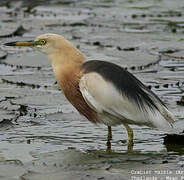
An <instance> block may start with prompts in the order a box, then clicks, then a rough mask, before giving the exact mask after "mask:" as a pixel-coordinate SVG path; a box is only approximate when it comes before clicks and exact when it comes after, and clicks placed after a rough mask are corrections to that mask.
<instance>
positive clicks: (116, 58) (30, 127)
mask: <svg viewBox="0 0 184 180" xmlns="http://www.w3.org/2000/svg"><path fill="white" fill-rule="evenodd" d="M0 4H1V6H0V12H1V16H0V44H3V43H5V42H8V41H14V40H20V39H23V40H27V39H34V38H35V37H36V36H37V35H40V34H43V33H47V32H51V33H58V34H61V35H63V36H65V37H66V38H67V39H69V40H70V41H71V42H72V43H73V44H74V45H76V46H77V47H78V48H79V49H80V50H81V51H82V52H83V53H84V54H85V55H86V57H87V59H89V60H90V59H99V60H107V61H111V62H114V63H117V64H119V65H121V66H123V67H128V69H129V71H131V72H132V73H133V74H134V75H135V76H137V77H138V78H139V79H140V80H141V81H143V82H144V83H145V84H146V85H148V86H150V87H151V88H152V90H153V91H154V92H155V93H156V94H157V95H158V96H159V97H160V98H161V99H162V100H163V101H164V102H165V103H166V104H167V106H168V107H169V109H171V111H172V112H173V114H174V117H175V119H176V121H177V122H176V123H175V131H176V132H182V131H183V129H184V121H183V118H184V113H183V112H184V111H183V106H179V105H176V101H179V100H180V98H181V97H182V96H183V89H184V88H183V86H182V82H183V77H184V71H183V70H184V60H183V58H182V57H184V48H183V35H184V21H183V17H184V14H183V7H184V2H182V1H179V0H177V1H172V0H148V1H138V0H124V1H122V0H114V1H111V0H104V1H100V0H95V1H83V0H79V1H77V0H75V1H72V0H71V1H48V3H45V1H44V2H43V1H36V3H35V5H34V4H33V3H32V2H27V1H17V2H15V1H9V2H6V1H1V3H0ZM12 35H14V36H12ZM0 121H1V123H0V161H1V162H2V163H6V164H8V168H11V167H10V166H9V163H8V162H7V160H20V161H21V162H22V163H25V164H26V163H28V162H30V161H32V160H35V159H38V157H39V158H41V159H42V157H41V155H40V153H41V154H42V153H43V154H44V153H52V152H55V151H59V152H60V150H65V151H67V150H66V149H68V148H72V149H73V148H75V149H77V153H76V154H78V151H79V154H80V153H84V154H85V153H86V152H88V153H87V154H89V156H90V157H91V156H92V159H93V155H91V153H92V152H93V151H94V150H96V152H97V154H98V155H99V154H100V152H101V150H102V151H104V150H105V149H106V135H107V128H106V127H105V126H103V125H100V126H95V125H93V124H91V123H90V122H88V121H87V120H86V119H84V118H83V117H81V116H80V115H79V114H78V113H77V112H76V110H75V109H74V108H73V107H72V106H71V105H70V104H69V103H68V102H67V100H66V99H65V97H64V96H63V94H61V92H60V90H59V89H58V86H57V84H55V79H54V76H53V72H52V68H51V66H50V62H49V60H48V59H47V57H46V56H44V55H42V54H40V53H38V52H35V51H34V50H32V49H29V48H13V47H5V46H3V45H1V46H0ZM132 127H133V129H134V133H135V138H134V143H135V145H134V152H135V153H138V154H137V155H135V160H134V161H135V164H134V165H135V166H134V168H135V167H140V168H142V169H144V168H148V169H149V168H150V167H147V166H146V165H145V166H144V163H143V162H144V158H145V159H149V161H146V163H147V164H148V165H150V164H156V166H157V167H158V168H169V169H170V168H172V167H173V164H172V163H173V162H175V164H177V163H176V162H180V157H181V156H180V155H176V156H175V155H173V154H178V151H180V153H181V152H183V149H182V147H179V150H178V149H177V148H175V147H174V148H172V149H171V152H172V153H171V152H169V151H170V149H167V148H166V147H165V146H164V145H163V137H164V136H165V133H166V132H160V131H156V130H152V129H150V128H147V127H137V126H132ZM170 133H171V132H170ZM126 140H127V135H126V131H125V129H124V128H123V126H118V127H113V140H112V149H113V151H115V152H116V153H122V154H120V156H121V157H122V158H123V157H124V158H125V159H122V160H121V161H120V162H118V163H117V165H116V163H115V164H113V168H115V169H116V170H117V167H116V166H118V165H120V164H121V163H123V167H124V168H122V169H121V168H118V172H119V173H120V174H124V175H125V176H124V177H125V179H126V178H127V177H128V175H130V172H128V169H130V167H131V163H132V161H129V160H128V161H127V160H126V158H127V156H128V155H127V154H126V149H127V147H126ZM65 151H64V152H65ZM71 151H72V150H71ZM173 151H174V152H173ZM61 152H63V151H61ZM68 153H69V154H70V150H68ZM168 153H169V154H170V153H171V154H172V155H171V159H172V158H173V159H174V160H172V161H170V160H167V161H168V166H167V167H166V166H163V167H162V162H161V160H160V159H165V157H164V158H163V157H162V156H163V155H166V154H167V155H168ZM66 154H67V153H66V152H65V153H64V155H63V154H62V153H61V154H59V155H54V156H57V157H58V156H61V157H63V156H65V155H66ZM74 154H75V152H74ZM155 154H156V156H157V157H159V158H160V159H159V160H158V159H156V158H155ZM150 155H151V157H150ZM48 156H50V155H48ZM79 156H80V155H79ZM82 156H83V155H82ZM84 156H85V155H84ZM120 156H119V154H118V158H117V157H116V156H113V155H112V157H111V158H110V159H111V161H112V162H113V161H116V160H117V159H119V158H120ZM46 157H47V155H46ZM113 157H114V158H113ZM130 157H131V156H128V159H129V158H130ZM136 158H137V159H136ZM167 158H169V156H168V157H167ZM167 158H166V159H167ZM43 159H44V158H43ZM58 159H60V158H59V157H58ZM120 159H121V158H120ZM140 159H141V161H139V160H140ZM65 160H66V159H65ZM53 161H55V160H53ZM46 162H47V158H46ZM61 162H64V161H63V159H62V160H61ZM87 162H88V161H87ZM94 162H95V163H97V164H98V163H99V164H100V163H101V162H98V161H95V158H94ZM182 162H183V161H182ZM47 163H48V162H47ZM72 163H73V162H72ZM108 163H110V160H109V162H108ZM13 164H14V163H13ZM28 164H29V163H28ZM79 164H80V163H79ZM101 165H104V164H103V163H102V164H101ZM76 166H77V165H76ZM156 166H154V167H153V166H152V167H151V168H153V169H154V168H156ZM26 167H27V168H28V169H29V168H30V166H29V165H27V166H26ZM36 167H37V166H36ZM1 168H2V170H3V168H4V169H7V168H6V167H5V166H4V165H1V163H0V176H2V177H3V178H5V179H6V178H7V177H8V176H7V173H4V174H2V175H1ZM16 168H17V167H16ZM175 168H176V169H177V168H180V165H178V166H176V167H175ZM51 169H52V168H51ZM64 169H65V170H66V169H67V168H64ZM81 169H82V170H84V168H83V167H82V168H81ZM3 172H4V171H3ZM15 172H18V175H17V176H13V175H12V176H9V177H10V178H14V179H16V178H18V177H19V176H21V175H22V174H23V173H27V171H26V172H24V171H22V170H20V171H19V170H15ZM40 172H41V170H40ZM49 172H50V171H49ZM50 174H52V173H50ZM102 174H103V175H104V173H102ZM103 175H102V176H103ZM58 176H59V175H58ZM35 177H36V176H35ZM54 177H55V179H57V178H58V177H57V176H54V175H53V178H54ZM66 177H69V176H67V174H66V176H65V178H63V179H67V178H66ZM104 177H105V178H106V179H108V178H107V177H108V176H107V177H106V176H104ZM29 178H30V179H31V178H32V179H34V176H33V175H32V176H30V177H28V178H27V179H29ZM39 178H40V179H41V177H39ZM39 178H38V177H36V178H35V179H39ZM42 178H44V177H42ZM85 178H86V177H85ZM85 178H84V179H85ZM90 178H91V179H95V178H96V177H95V176H94V178H93V176H91V177H90ZM90 178H89V179H90ZM114 178H117V179H118V178H119V179H122V177H121V176H117V177H116V176H115V177H114ZM25 179H26V178H25ZM76 179H77V178H76ZM79 179H82V176H79ZM86 179H87V178H86ZM112 179H113V178H112Z"/></svg>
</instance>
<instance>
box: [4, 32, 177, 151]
mask: <svg viewBox="0 0 184 180" xmlns="http://www.w3.org/2000/svg"><path fill="white" fill-rule="evenodd" d="M5 45H6V46H27V47H33V48H35V49H37V50H39V51H41V52H43V53H44V54H46V55H47V56H48V58H49V59H50V62H51V65H52V68H53V72H54V76H55V78H56V81H57V83H58V86H59V87H60V89H61V90H62V92H63V93H64V95H65V97H66V98H67V99H68V101H69V102H70V103H71V104H72V105H73V106H74V107H75V108H76V109H77V110H78V112H79V113H80V114H81V115H83V116H84V117H86V118H87V119H88V120H89V121H90V122H92V123H94V124H100V123H101V124H105V125H106V126H107V128H108V135H107V149H108V150H109V149H111V140H112V130H111V127H112V126H117V125H124V127H125V128H126V130H127V134H128V146H127V150H128V152H132V151H133V136H134V134H133V130H132V128H131V127H130V125H132V124H135V125H138V126H143V125H145V126H149V127H151V128H157V129H161V130H165V129H168V128H172V124H173V123H174V118H173V115H172V113H171V112H170V111H169V110H168V108H167V107H166V105H165V104H164V103H163V101H162V100H161V99H160V98H159V97H158V96H157V95H156V94H155V93H154V92H153V91H151V90H150V89H149V88H148V87H147V86H146V85H144V84H143V83H142V82H141V81H140V80H139V79H138V78H136V77H135V76H134V75H133V74H132V73H130V72H129V71H128V70H127V69H125V68H123V67H121V66H119V65H116V64H115V63H112V62H107V61H102V60H89V61H87V60H86V59H87V58H86V57H85V56H84V55H83V54H82V52H81V51H80V50H79V49H77V48H76V47H75V46H74V45H72V43H71V42H69V41H68V40H67V39H66V38H64V37H63V36H61V35H59V34H52V33H46V34H42V35H39V36H38V37H36V39H35V40H31V41H15V42H8V43H5Z"/></svg>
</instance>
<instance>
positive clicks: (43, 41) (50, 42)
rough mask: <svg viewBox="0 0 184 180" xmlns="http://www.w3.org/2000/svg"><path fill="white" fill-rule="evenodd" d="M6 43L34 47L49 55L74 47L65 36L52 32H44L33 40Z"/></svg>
mask: <svg viewBox="0 0 184 180" xmlns="http://www.w3.org/2000/svg"><path fill="white" fill-rule="evenodd" d="M5 45H6V46H26V47H33V48H36V49H38V50H39V51H41V52H43V53H45V54H47V55H49V54H52V53H56V52H58V51H62V49H64V50H65V49H66V48H67V47H70V48H71V47H72V45H71V43H70V42H69V41H67V40H66V39H65V38H64V37H62V36H60V35H58V34H51V33H48V34H42V35H40V36H38V37H37V38H36V39H35V40H33V41H32V40H31V41H16V42H9V43H6V44H5Z"/></svg>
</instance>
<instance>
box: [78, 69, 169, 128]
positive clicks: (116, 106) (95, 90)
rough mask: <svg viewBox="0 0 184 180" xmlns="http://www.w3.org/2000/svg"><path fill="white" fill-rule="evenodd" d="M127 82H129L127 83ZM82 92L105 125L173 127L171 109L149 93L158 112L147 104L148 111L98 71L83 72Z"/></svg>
mask: <svg viewBox="0 0 184 180" xmlns="http://www.w3.org/2000/svg"><path fill="white" fill-rule="evenodd" d="M127 83H128V82H127ZM79 87H80V91H81V93H82V95H83V97H84V99H85V101H86V102H87V104H88V105H89V106H90V107H91V108H93V109H94V110H95V111H96V112H98V114H99V117H100V118H101V119H100V120H101V121H102V122H103V123H104V124H106V125H117V124H121V123H122V122H125V123H129V124H137V125H147V126H152V127H156V128H159V129H166V128H168V127H170V123H169V122H171V121H172V116H171V114H170V112H169V111H168V110H167V109H166V108H165V107H164V106H163V105H161V104H160V102H158V100H157V99H156V98H154V97H153V96H152V95H151V94H150V98H151V99H152V100H153V102H154V103H155V105H156V106H157V108H158V109H159V111H158V110H157V109H156V108H155V109H154V110H153V109H151V108H150V107H148V105H145V107H146V111H144V110H143V109H142V108H140V106H139V105H138V104H137V103H136V102H134V101H133V100H131V99H130V98H129V99H128V97H127V96H125V95H124V94H123V93H121V92H120V91H118V90H117V88H116V87H115V86H114V85H113V84H112V83H111V82H108V81H106V80H104V79H103V77H102V76H101V75H100V74H98V73H95V72H91V73H87V74H84V75H83V77H82V78H81V80H80V83H79Z"/></svg>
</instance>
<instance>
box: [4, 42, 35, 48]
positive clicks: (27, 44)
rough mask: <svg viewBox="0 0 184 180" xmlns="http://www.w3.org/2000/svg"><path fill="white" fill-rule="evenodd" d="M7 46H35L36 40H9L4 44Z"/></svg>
mask: <svg viewBox="0 0 184 180" xmlns="http://www.w3.org/2000/svg"><path fill="white" fill-rule="evenodd" d="M4 45H5V46H29V47H33V46H35V41H15V42H8V43H5V44H4Z"/></svg>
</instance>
